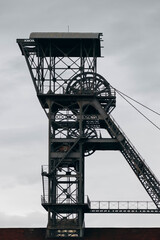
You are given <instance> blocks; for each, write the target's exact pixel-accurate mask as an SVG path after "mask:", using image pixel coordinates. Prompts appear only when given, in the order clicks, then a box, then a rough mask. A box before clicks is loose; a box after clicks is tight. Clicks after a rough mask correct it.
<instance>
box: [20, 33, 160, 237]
mask: <svg viewBox="0 0 160 240" xmlns="http://www.w3.org/2000/svg"><path fill="white" fill-rule="evenodd" d="M101 36H102V34H100V33H70V32H66V33H56V32H54V33H31V34H30V38H29V39H18V40H17V42H18V44H19V47H20V49H21V51H22V55H24V56H25V59H26V62H27V65H28V68H29V71H30V74H31V77H32V80H33V84H34V87H35V90H36V93H37V97H38V99H39V101H40V104H41V106H42V108H43V109H44V111H45V113H46V115H47V117H48V122H49V133H48V135H49V142H48V144H49V154H48V165H47V166H43V167H42V182H43V196H42V205H43V207H44V208H45V209H46V210H47V211H48V225H47V232H46V237H47V238H54V237H60V238H61V237H70V238H72V237H83V232H84V214H85V213H159V212H160V183H159V181H158V180H157V179H156V177H155V176H154V174H153V173H152V172H151V170H150V169H149V167H148V166H147V165H146V164H145V162H144V160H143V159H142V157H141V156H140V154H139V153H138V152H137V150H136V149H135V147H134V146H133V145H132V144H131V142H130V141H129V140H128V138H127V137H126V135H125V134H124V133H123V131H122V130H121V129H120V127H119V126H118V124H117V123H116V122H115V120H114V119H113V118H112V117H111V115H110V113H111V111H112V110H113V109H114V108H115V105H116V95H115V90H114V89H113V88H112V87H111V86H110V84H109V83H108V82H107V81H106V79H105V78H104V77H102V76H101V75H99V74H98V73H97V58H98V57H101ZM101 130H102V131H107V132H108V133H109V135H110V137H109V138H103V137H102V134H101V133H100V131H101ZM96 150H106V151H108V150H119V151H120V152H121V153H122V154H123V156H124V158H125V159H126V160H127V162H128V163H129V165H130V167H131V168H132V170H133V171H134V173H135V174H136V176H137V177H138V179H139V181H140V182H141V184H142V185H143V187H144V188H145V189H146V191H147V192H148V194H149V196H150V197H151V199H152V202H153V203H154V207H149V203H148V202H147V203H146V207H145V208H144V207H142V208H140V207H139V206H138V203H137V205H136V208H135V207H132V206H131V205H130V203H129V202H126V206H125V207H124V202H123V206H121V202H117V203H114V207H113V205H111V204H112V203H111V202H106V205H105V207H104V204H103V207H102V206H101V204H100V202H99V203H98V206H97V207H92V201H90V200H89V198H88V197H86V196H85V193H84V170H85V164H84V161H85V157H87V156H89V155H91V154H93V153H94V152H95V151H96ZM94 203H95V202H94ZM116 204H118V205H116ZM132 204H133V202H132Z"/></svg>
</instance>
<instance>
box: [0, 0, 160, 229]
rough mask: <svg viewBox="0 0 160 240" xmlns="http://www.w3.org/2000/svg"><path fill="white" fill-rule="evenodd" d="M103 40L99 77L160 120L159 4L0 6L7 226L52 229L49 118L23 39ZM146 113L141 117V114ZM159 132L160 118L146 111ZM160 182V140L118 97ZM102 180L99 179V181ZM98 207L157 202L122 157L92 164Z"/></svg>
mask: <svg viewBox="0 0 160 240" xmlns="http://www.w3.org/2000/svg"><path fill="white" fill-rule="evenodd" d="M68 26H69V29H70V31H73V32H74V31H76V32H102V33H103V40H104V42H103V45H104V49H103V50H102V55H103V56H104V58H102V59H98V73H100V74H101V75H103V76H104V77H105V78H106V79H107V80H108V81H109V83H111V85H113V86H114V87H116V88H117V89H119V90H121V91H122V92H125V93H126V94H128V95H130V96H132V97H133V98H135V99H137V100H139V101H141V102H143V103H144V104H146V105H148V106H149V107H150V108H153V109H155V110H157V111H158V112H160V68H159V64H160V44H159V43H160V1H159V0H134V1H132V0H100V1H95V0H81V1H78V0H67V1H66V0H54V1H53V0H46V1H42V0H34V1H33V0H32V1H31V0H28V1H21V0H14V1H10V0H0V29H1V39H0V41H1V44H0V53H1V55H0V73H1V74H0V76H1V94H0V112H1V125H0V146H1V147H0V156H1V161H0V191H1V199H0V213H1V214H0V226H1V227H4V226H5V227H10V226H13V227H14V226H26V227H27V226H37V227H39V226H44V227H45V226H46V221H47V212H45V210H43V208H42V207H41V204H40V195H41V192H42V187H41V177H40V171H41V165H42V164H47V129H48V128H47V118H46V116H45V114H44V112H43V110H42V108H41V106H40V104H39V102H38V99H37V97H36V93H35V91H34V87H33V84H32V81H31V77H30V75H29V71H28V69H27V66H26V63H25V60H24V58H23V57H22V56H21V52H20V50H19V48H18V45H17V44H16V39H17V38H28V37H29V34H30V33H31V32H33V31H37V32H38V31H42V32H43V31H45V32H47V31H50V32H52V31H53V32H54V31H59V32H63V31H64V32H65V31H68ZM141 110H142V109H141ZM143 112H144V113H145V114H147V116H148V117H150V118H151V120H152V121H154V122H155V123H156V124H157V125H159V126H160V119H159V117H158V116H155V115H153V114H151V113H150V112H148V111H145V110H144V109H143ZM113 116H114V117H115V119H116V121H117V122H118V123H119V125H120V126H121V127H122V129H123V130H124V132H125V133H126V134H127V136H128V137H129V138H130V139H131V140H132V141H133V144H134V145H135V146H136V148H137V149H138V151H139V152H140V153H141V155H142V156H143V157H144V158H145V159H146V162H147V163H148V165H149V166H150V167H151V169H152V170H153V172H154V173H155V175H156V176H157V177H158V178H159V179H160V171H159V170H160V160H159V152H160V149H159V140H160V132H159V131H158V130H157V129H155V128H154V127H153V126H152V125H151V124H150V123H148V122H147V121H146V120H145V119H143V118H142V117H141V116H140V115H138V114H137V113H136V112H135V111H134V110H133V109H132V108H131V107H130V106H128V105H127V104H126V103H125V102H124V101H123V100H122V99H121V98H120V97H119V96H117V107H116V109H115V110H114V112H113ZM95 176H96V178H95ZM86 194H88V195H89V197H90V198H91V200H150V199H149V197H148V195H147V194H146V192H145V190H144V189H143V188H142V187H141V185H140V183H139V182H138V180H137V179H136V176H135V175H134V174H133V173H132V171H131V169H130V168H129V166H128V165H127V163H126V161H125V159H124V158H123V157H122V156H121V155H120V154H119V153H111V152H110V153H106V152H105V153H104V152H100V153H96V154H95V155H91V157H89V158H86ZM159 222H160V216H158V215H156V216H152V215H148V216H146V215H141V216H139V215H138V216H136V215H134V216H133V215H132V216H131V215H127V216H121V215H119V216H117V215H115V216H114V215H105V216H104V215H103V216H102V215H98V216H97V215H96V216H95V215H93V216H91V215H89V216H88V217H87V218H86V226H104V227H105V226H106V227H107V226H139V227H140V226H159Z"/></svg>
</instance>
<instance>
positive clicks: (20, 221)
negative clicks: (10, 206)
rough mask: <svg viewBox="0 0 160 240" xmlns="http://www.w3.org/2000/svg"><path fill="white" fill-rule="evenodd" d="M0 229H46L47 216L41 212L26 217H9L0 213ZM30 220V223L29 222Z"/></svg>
mask: <svg viewBox="0 0 160 240" xmlns="http://www.w3.org/2000/svg"><path fill="white" fill-rule="evenodd" d="M0 216H1V217H0V227H1V228H2V227H7V228H8V227H14V228H15V227H18V228H21V227H46V226H47V215H46V214H44V213H42V212H36V211H35V212H31V213H29V214H26V215H9V214H6V213H4V212H0ZM31 219H32V221H31Z"/></svg>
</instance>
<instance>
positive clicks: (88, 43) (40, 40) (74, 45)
mask: <svg viewBox="0 0 160 240" xmlns="http://www.w3.org/2000/svg"><path fill="white" fill-rule="evenodd" d="M101 36H102V34H101V33H86V32H85V33H82V32H33V33H31V34H30V39H28V41H29V40H31V42H32V41H33V42H35V44H36V47H35V48H34V50H35V53H36V55H37V56H43V55H44V54H45V56H48V57H50V56H51V57H64V56H66V57H101ZM25 40H26V41H25ZM28 41H27V39H18V40H17V42H18V43H19V42H23V43H25V42H26V43H27V42H28ZM22 54H23V52H22Z"/></svg>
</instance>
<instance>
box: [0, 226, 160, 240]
mask: <svg viewBox="0 0 160 240" xmlns="http://www.w3.org/2000/svg"><path fill="white" fill-rule="evenodd" d="M45 230H46V229H45V228H0V240H15V239H16V240H46V238H45ZM159 239H160V228H86V229H85V234H84V238H83V240H159ZM50 240H51V239H50ZM52 240H54V239H53V238H52ZM63 240H64V238H63ZM68 240H69V239H68Z"/></svg>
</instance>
